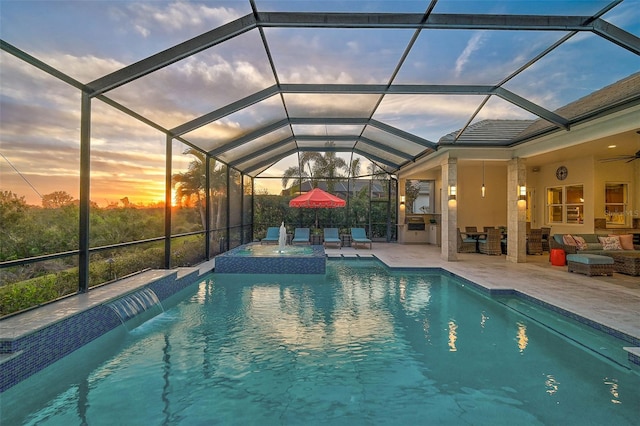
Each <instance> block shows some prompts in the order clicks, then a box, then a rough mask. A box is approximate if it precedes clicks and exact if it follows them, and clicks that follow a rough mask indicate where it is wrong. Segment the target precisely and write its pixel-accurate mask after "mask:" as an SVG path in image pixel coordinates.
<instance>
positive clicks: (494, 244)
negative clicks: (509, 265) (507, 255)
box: [478, 228, 502, 256]
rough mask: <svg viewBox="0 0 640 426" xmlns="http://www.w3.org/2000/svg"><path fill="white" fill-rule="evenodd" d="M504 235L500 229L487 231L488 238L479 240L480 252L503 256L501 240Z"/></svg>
mask: <svg viewBox="0 0 640 426" xmlns="http://www.w3.org/2000/svg"><path fill="white" fill-rule="evenodd" d="M501 236H502V234H501V233H500V230H499V229H498V228H493V229H489V230H487V238H486V239H484V240H478V251H479V252H480V253H484V254H489V255H492V256H499V255H501V254H502V248H501V246H500V239H501Z"/></svg>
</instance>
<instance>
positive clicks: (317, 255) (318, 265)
mask: <svg viewBox="0 0 640 426" xmlns="http://www.w3.org/2000/svg"><path fill="white" fill-rule="evenodd" d="M251 245H253V244H249V246H251ZM310 247H311V248H312V254H310V255H306V256H304V255H300V256H296V255H291V256H281V257H279V256H247V255H240V254H239V253H240V252H242V251H244V250H245V246H240V247H236V248H234V249H233V250H231V251H228V252H226V253H223V254H221V255H219V256H216V267H215V270H214V272H215V273H220V274H322V275H324V274H325V273H326V267H327V257H326V255H325V253H324V248H323V247H322V246H319V245H316V246H310Z"/></svg>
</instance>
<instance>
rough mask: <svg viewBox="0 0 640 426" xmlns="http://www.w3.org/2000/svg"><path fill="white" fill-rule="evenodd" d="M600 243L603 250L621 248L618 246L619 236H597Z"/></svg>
mask: <svg viewBox="0 0 640 426" xmlns="http://www.w3.org/2000/svg"><path fill="white" fill-rule="evenodd" d="M598 239H599V240H600V242H601V243H602V249H603V250H622V247H621V246H620V238H618V237H617V236H615V237H598Z"/></svg>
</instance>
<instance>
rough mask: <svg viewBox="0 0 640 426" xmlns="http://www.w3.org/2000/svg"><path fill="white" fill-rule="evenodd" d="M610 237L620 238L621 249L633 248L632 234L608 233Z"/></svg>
mask: <svg viewBox="0 0 640 426" xmlns="http://www.w3.org/2000/svg"><path fill="white" fill-rule="evenodd" d="M609 236H610V237H614V236H616V237H618V238H619V239H620V247H622V250H633V249H634V247H633V235H632V234H623V235H609Z"/></svg>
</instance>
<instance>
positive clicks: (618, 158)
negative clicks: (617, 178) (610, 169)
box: [600, 130, 640, 163]
mask: <svg viewBox="0 0 640 426" xmlns="http://www.w3.org/2000/svg"><path fill="white" fill-rule="evenodd" d="M636 133H637V134H638V139H639V140H640V130H637V131H636ZM639 158H640V151H638V152H636V153H635V154H630V155H616V156H615V157H609V158H603V159H601V160H600V161H601V162H603V163H608V162H611V161H625V160H626V161H625V162H626V163H630V162H632V161H633V160H637V159H639Z"/></svg>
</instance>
